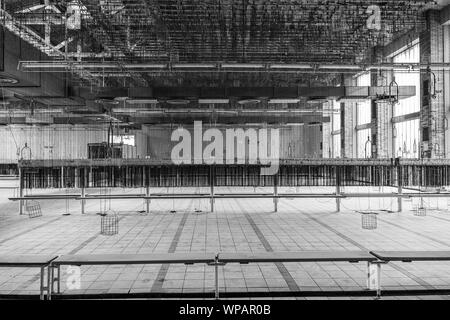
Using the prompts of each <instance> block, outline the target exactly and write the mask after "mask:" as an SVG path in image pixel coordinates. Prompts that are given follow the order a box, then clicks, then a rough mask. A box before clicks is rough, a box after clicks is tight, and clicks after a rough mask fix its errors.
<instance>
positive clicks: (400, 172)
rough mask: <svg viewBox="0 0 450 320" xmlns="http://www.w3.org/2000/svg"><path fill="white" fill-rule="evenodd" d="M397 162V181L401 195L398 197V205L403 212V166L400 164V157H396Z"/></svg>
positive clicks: (399, 210)
mask: <svg viewBox="0 0 450 320" xmlns="http://www.w3.org/2000/svg"><path fill="white" fill-rule="evenodd" d="M396 162H397V183H398V191H397V193H398V195H399V197H397V205H398V212H402V209H403V208H402V207H403V206H402V204H403V203H402V197H401V195H402V193H403V188H402V185H403V170H402V166H401V165H400V161H399V159H396Z"/></svg>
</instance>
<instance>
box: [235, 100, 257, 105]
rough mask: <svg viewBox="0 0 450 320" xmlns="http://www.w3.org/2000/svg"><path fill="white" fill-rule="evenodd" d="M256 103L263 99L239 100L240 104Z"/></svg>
mask: <svg viewBox="0 0 450 320" xmlns="http://www.w3.org/2000/svg"><path fill="white" fill-rule="evenodd" d="M255 103H261V100H258V99H245V100H239V101H238V104H240V105H246V104H255Z"/></svg>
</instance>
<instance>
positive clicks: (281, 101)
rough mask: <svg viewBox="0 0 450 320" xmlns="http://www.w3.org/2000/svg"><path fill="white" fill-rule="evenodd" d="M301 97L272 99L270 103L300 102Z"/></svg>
mask: <svg viewBox="0 0 450 320" xmlns="http://www.w3.org/2000/svg"><path fill="white" fill-rule="evenodd" d="M299 102H300V99H270V100H269V104H284V103H299Z"/></svg>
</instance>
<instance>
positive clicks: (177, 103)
mask: <svg viewBox="0 0 450 320" xmlns="http://www.w3.org/2000/svg"><path fill="white" fill-rule="evenodd" d="M166 102H167V103H168V104H170V105H174V106H185V105H187V104H189V103H190V101H189V100H182V99H179V100H167V101H166Z"/></svg>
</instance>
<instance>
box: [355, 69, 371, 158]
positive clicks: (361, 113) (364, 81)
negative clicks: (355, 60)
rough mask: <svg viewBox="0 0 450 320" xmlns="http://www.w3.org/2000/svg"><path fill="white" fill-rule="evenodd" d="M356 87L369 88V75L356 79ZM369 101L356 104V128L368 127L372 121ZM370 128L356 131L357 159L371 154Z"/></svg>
mask: <svg viewBox="0 0 450 320" xmlns="http://www.w3.org/2000/svg"><path fill="white" fill-rule="evenodd" d="M356 84H357V86H358V87H370V73H364V74H362V75H360V76H358V78H357V79H356ZM371 112H372V108H371V101H370V100H365V101H361V102H358V103H357V104H356V118H357V121H356V124H357V126H361V125H368V124H370V122H371V121H372V115H371ZM370 135H371V130H370V128H365V129H358V127H357V130H356V145H357V157H358V158H369V157H370V156H371V154H372V144H371V142H370Z"/></svg>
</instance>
